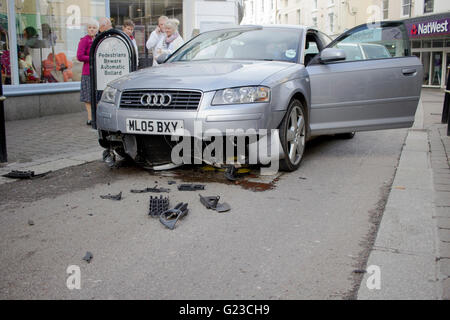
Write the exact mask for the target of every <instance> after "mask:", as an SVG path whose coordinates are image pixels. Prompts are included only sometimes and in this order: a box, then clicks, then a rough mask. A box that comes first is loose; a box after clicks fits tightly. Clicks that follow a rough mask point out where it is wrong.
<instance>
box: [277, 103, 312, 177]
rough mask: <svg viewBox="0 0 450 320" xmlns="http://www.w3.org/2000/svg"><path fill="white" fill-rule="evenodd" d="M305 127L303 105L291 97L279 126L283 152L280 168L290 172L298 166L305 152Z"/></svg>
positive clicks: (306, 125) (305, 120)
mask: <svg viewBox="0 0 450 320" xmlns="http://www.w3.org/2000/svg"><path fill="white" fill-rule="evenodd" d="M307 127H308V123H307V117H306V110H305V106H303V104H302V103H301V102H300V101H299V100H297V99H293V100H292V101H291V103H290V104H289V107H288V109H287V112H286V115H285V116H284V118H283V121H282V122H281V125H280V128H279V129H280V141H281V146H282V148H283V152H284V159H282V160H280V169H281V170H283V171H289V172H291V171H295V170H297V169H298V167H300V163H301V162H302V159H303V154H304V152H305V146H306V133H307V131H306V128H307Z"/></svg>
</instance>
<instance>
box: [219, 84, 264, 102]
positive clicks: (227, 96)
mask: <svg viewBox="0 0 450 320" xmlns="http://www.w3.org/2000/svg"><path fill="white" fill-rule="evenodd" d="M269 101H270V89H269V88H267V87H241V88H229V89H224V90H219V91H217V92H216V94H215V96H214V99H213V102H212V104H213V105H220V104H239V103H257V102H269Z"/></svg>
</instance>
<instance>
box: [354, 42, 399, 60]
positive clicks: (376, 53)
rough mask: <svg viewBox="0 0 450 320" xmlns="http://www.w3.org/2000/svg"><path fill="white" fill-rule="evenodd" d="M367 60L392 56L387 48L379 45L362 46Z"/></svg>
mask: <svg viewBox="0 0 450 320" xmlns="http://www.w3.org/2000/svg"><path fill="white" fill-rule="evenodd" d="M361 48H362V49H363V51H364V54H365V55H366V58H367V59H383V58H391V57H392V56H391V54H390V53H389V51H388V50H387V49H386V47H385V46H383V45H379V44H368V43H366V44H361Z"/></svg>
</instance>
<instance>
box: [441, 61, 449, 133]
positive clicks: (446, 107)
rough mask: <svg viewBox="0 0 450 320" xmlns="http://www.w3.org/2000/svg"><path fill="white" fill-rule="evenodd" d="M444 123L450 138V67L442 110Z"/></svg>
mask: <svg viewBox="0 0 450 320" xmlns="http://www.w3.org/2000/svg"><path fill="white" fill-rule="evenodd" d="M442 123H447V136H450V66H448V67H447V87H446V90H445V99H444V108H443V109H442Z"/></svg>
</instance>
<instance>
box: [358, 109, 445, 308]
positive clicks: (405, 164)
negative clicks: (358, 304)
mask: <svg viewBox="0 0 450 320" xmlns="http://www.w3.org/2000/svg"><path fill="white" fill-rule="evenodd" d="M433 198H434V187H433V174H432V169H431V161H430V147H429V143H428V132H427V130H425V129H424V109H423V105H422V102H420V103H419V106H418V109H417V113H416V119H415V122H414V126H413V128H411V129H410V130H409V132H408V135H407V138H406V140H405V145H404V147H403V149H402V152H401V157H400V161H399V165H398V167H397V171H396V174H395V177H394V182H393V184H392V189H391V191H390V193H389V198H388V201H387V204H386V208H385V211H384V213H383V218H382V220H381V224H380V228H379V230H378V234H377V238H376V241H375V244H374V247H373V249H372V251H371V253H370V256H369V259H368V262H367V266H368V268H367V269H368V270H370V269H371V268H370V266H378V267H379V271H380V278H379V279H380V284H381V286H380V288H373V287H371V289H369V286H368V285H367V284H370V283H373V282H372V281H373V279H374V273H371V274H365V276H364V278H363V280H362V282H361V286H360V289H359V291H358V296H357V299H360V300H369V299H370V300H376V299H383V300H398V299H408V300H412V299H414V300H418V299H433V300H434V299H440V298H441V292H442V291H441V289H440V283H439V281H438V270H437V263H436V256H437V233H436V230H437V229H436V222H435V220H434V219H433V216H434V212H435V204H434V201H433Z"/></svg>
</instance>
